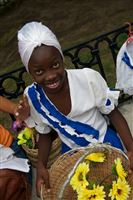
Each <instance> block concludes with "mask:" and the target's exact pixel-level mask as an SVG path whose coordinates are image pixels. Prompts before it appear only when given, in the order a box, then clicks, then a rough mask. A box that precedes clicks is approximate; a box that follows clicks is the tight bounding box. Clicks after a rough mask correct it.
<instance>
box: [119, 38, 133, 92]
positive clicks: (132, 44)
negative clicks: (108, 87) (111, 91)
mask: <svg viewBox="0 0 133 200" xmlns="http://www.w3.org/2000/svg"><path fill="white" fill-rule="evenodd" d="M125 52H126V53H127V55H128V57H129V60H130V63H131V65H132V66H133V41H130V40H129V39H128V40H127V41H126V42H125V43H124V44H123V45H122V47H121V48H120V50H119V52H118V55H117V60H116V79H117V81H116V88H117V89H120V90H123V92H124V93H125V94H129V95H133V69H131V68H130V67H129V66H128V65H127V64H126V63H125V62H124V61H123V56H124V53H125Z"/></svg>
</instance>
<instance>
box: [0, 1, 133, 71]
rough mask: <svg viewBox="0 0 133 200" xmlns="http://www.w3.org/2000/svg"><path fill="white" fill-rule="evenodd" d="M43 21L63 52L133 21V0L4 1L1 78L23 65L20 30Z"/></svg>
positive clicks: (0, 25) (0, 3) (1, 7)
mask: <svg viewBox="0 0 133 200" xmlns="http://www.w3.org/2000/svg"><path fill="white" fill-rule="evenodd" d="M34 20H37V21H41V22H43V23H44V24H45V25H47V26H48V27H49V28H51V29H52V31H53V32H54V33H55V34H56V36H57V38H58V39H59V41H60V43H61V45H62V49H66V48H68V47H71V46H73V45H74V44H79V43H81V42H84V41H86V40H90V39H92V38H94V37H96V36H99V35H101V34H102V33H105V32H108V31H111V30H113V29H116V28H119V27H121V26H123V25H124V24H125V22H127V21H128V22H132V21H133V2H132V1H131V0H101V1H99V0H83V1H81V0H58V1H54V0H0V75H2V74H3V73H4V72H8V71H11V70H12V69H16V68H18V67H19V66H21V65H22V64H21V61H20V58H19V55H18V50H17V31H18V30H19V29H20V28H21V26H23V25H24V24H25V23H26V22H29V21H34Z"/></svg>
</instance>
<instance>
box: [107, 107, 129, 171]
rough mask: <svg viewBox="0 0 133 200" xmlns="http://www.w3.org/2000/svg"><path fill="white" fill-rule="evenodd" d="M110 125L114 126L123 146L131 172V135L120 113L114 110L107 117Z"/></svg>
mask: <svg viewBox="0 0 133 200" xmlns="http://www.w3.org/2000/svg"><path fill="white" fill-rule="evenodd" d="M108 117H109V118H110V121H111V123H112V124H113V125H114V127H115V129H116V131H117V132H118V134H119V135H120V138H121V139H122V142H123V144H124V145H125V147H126V149H127V154H128V157H129V159H130V165H131V170H133V137H132V135H131V132H130V129H129V126H128V124H127V122H126V120H125V118H124V117H123V115H122V114H121V113H120V111H119V110H118V109H117V108H115V109H114V110H113V111H112V112H111V113H110V114H109V115H108Z"/></svg>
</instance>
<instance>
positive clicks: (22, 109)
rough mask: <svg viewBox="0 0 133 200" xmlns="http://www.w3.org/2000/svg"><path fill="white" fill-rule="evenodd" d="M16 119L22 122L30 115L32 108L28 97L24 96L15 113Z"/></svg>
mask: <svg viewBox="0 0 133 200" xmlns="http://www.w3.org/2000/svg"><path fill="white" fill-rule="evenodd" d="M14 113H15V117H16V118H17V119H19V120H21V121H24V120H26V119H27V118H28V117H29V115H30V106H29V103H28V99H27V97H26V96H25V95H24V96H23V98H22V100H20V101H19V103H18V105H17V106H16V109H15V111H14Z"/></svg>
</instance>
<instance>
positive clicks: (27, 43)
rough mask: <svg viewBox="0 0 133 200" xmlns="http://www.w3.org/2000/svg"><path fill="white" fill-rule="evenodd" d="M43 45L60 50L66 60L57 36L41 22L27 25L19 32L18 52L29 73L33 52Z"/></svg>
mask: <svg viewBox="0 0 133 200" xmlns="http://www.w3.org/2000/svg"><path fill="white" fill-rule="evenodd" d="M42 44H44V45H47V46H53V47H55V48H56V49H58V50H59V52H60V53H61V56H62V58H63V59H64V57H63V53H62V50H61V46H60V44H59V41H58V40H57V38H56V36H55V34H54V33H53V32H52V31H51V30H50V29H49V28H48V27H46V26H45V25H43V24H42V23H41V22H30V23H27V24H25V25H24V26H23V27H22V28H21V29H20V30H19V31H18V50H19V53H20V57H21V60H22V62H23V64H24V66H25V67H26V70H27V71H29V70H28V63H29V60H30V57H31V55H32V52H33V50H34V49H35V48H36V47H38V46H41V45H42Z"/></svg>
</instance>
